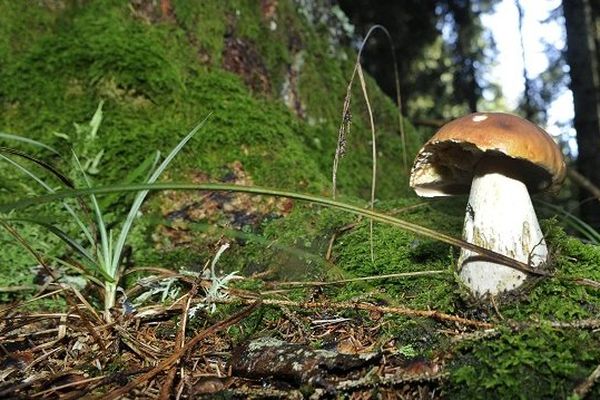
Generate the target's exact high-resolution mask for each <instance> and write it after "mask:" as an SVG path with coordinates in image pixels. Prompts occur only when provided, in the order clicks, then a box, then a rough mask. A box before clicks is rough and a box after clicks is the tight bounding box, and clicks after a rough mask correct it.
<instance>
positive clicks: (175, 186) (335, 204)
mask: <svg viewBox="0 0 600 400" xmlns="http://www.w3.org/2000/svg"><path fill="white" fill-rule="evenodd" d="M149 190H206V191H225V192H240V193H253V194H262V195H267V196H276V197H287V198H290V199H295V200H301V201H307V202H310V203H315V204H320V205H323V206H327V207H332V208H335V209H338V210H343V211H346V212H349V213H352V214H356V215H361V216H363V217H365V218H372V219H373V220H374V221H378V222H383V223H386V224H388V225H392V226H396V227H398V228H401V229H404V230H406V231H409V232H412V233H414V234H416V235H419V236H424V237H428V238H431V239H434V240H439V241H440V242H443V243H447V244H449V245H452V246H456V247H462V248H464V249H467V250H471V251H473V252H475V253H478V254H481V255H483V256H486V257H488V258H490V259H491V260H493V261H494V262H497V263H501V264H503V265H505V266H507V267H511V268H514V269H516V270H519V271H522V272H527V273H530V274H533V275H538V276H549V275H551V274H550V273H549V272H547V271H544V270H542V269H539V268H538V269H534V268H531V267H530V266H529V265H528V264H525V263H522V262H520V261H517V260H514V259H512V258H510V257H508V256H505V255H504V254H500V253H496V252H494V251H492V250H489V249H486V248H483V247H481V246H477V245H475V244H472V243H468V242H465V241H464V240H462V239H459V238H455V237H453V236H450V235H446V234H443V233H440V232H437V231H435V230H433V229H429V228H426V227H423V226H420V225H417V224H413V223H410V222H407V221H404V220H402V219H399V218H395V217H391V216H389V215H385V214H381V213H378V212H373V211H370V210H366V209H364V208H362V207H359V206H355V205H351V204H347V203H342V202H339V201H336V200H333V199H330V198H326V197H321V196H316V195H311V194H303V193H295V192H287V191H282V190H276V189H267V188H262V187H257V186H242V185H227V184H219V183H203V184H192V183H153V184H137V185H123V186H119V185H115V186H106V187H97V188H88V189H78V190H62V191H60V192H57V193H53V194H49V195H44V196H38V197H30V198H25V199H22V200H17V201H15V202H12V203H5V204H0V213H2V212H10V211H12V210H18V209H23V208H26V207H30V206H33V205H37V204H44V203H48V202H51V201H56V200H62V199H65V198H70V197H77V196H87V195H90V194H95V195H100V194H110V193H116V192H136V191H149Z"/></svg>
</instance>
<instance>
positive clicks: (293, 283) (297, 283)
mask: <svg viewBox="0 0 600 400" xmlns="http://www.w3.org/2000/svg"><path fill="white" fill-rule="evenodd" d="M447 273H448V271H447V270H433V271H416V272H399V273H397V274H386V275H373V276H362V277H359V278H348V279H340V280H337V281H328V282H319V281H313V282H311V281H306V282H302V281H290V282H272V283H270V284H269V286H271V287H280V286H327V285H339V284H342V283H350V282H359V281H373V280H377V279H390V278H406V277H413V276H424V275H440V274H447Z"/></svg>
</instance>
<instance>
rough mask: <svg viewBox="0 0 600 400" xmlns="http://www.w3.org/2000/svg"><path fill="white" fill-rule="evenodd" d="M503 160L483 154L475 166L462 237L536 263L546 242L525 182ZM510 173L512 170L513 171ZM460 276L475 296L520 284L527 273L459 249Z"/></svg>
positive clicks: (540, 260)
mask: <svg viewBox="0 0 600 400" xmlns="http://www.w3.org/2000/svg"><path fill="white" fill-rule="evenodd" d="M503 162H505V161H503V160H498V159H495V160H494V159H493V160H483V161H482V162H480V163H479V165H478V166H477V170H476V171H475V177H474V178H473V183H472V186H471V193H470V195H469V203H468V205H467V211H466V215H465V224H464V228H463V239H464V240H466V241H467V242H470V243H473V244H476V245H479V246H481V247H485V248H487V249H490V250H493V251H495V252H497V253H501V254H504V255H506V256H508V257H511V258H513V259H515V260H518V261H521V262H524V263H528V264H530V265H531V266H532V267H538V266H540V265H541V264H542V263H545V262H546V260H547V258H548V248H547V247H546V242H545V241H544V237H543V234H542V231H541V229H540V226H539V224H538V221H537V217H536V215H535V211H534V209H533V205H532V204H531V199H530V197H529V192H528V191H527V187H526V186H525V184H524V183H523V182H521V181H520V180H518V179H515V177H514V174H511V173H510V170H507V169H506V167H505V165H504V164H503ZM511 175H512V176H511ZM458 262H459V267H460V277H461V279H462V280H463V281H464V283H465V284H466V286H467V287H469V288H470V289H471V291H472V292H473V293H474V294H475V295H476V296H478V297H481V296H484V295H485V294H486V293H489V294H490V295H492V296H494V295H497V294H499V293H501V292H504V291H508V290H513V289H515V288H517V287H519V286H520V285H522V284H523V282H524V280H525V278H526V276H527V275H526V274H525V273H523V272H520V271H518V270H516V269H513V268H510V267H507V266H505V265H502V264H499V263H497V262H494V261H491V260H490V259H489V258H487V257H484V256H481V255H479V254H477V253H474V252H472V251H469V250H465V249H463V250H462V251H461V253H460V257H459V260H458Z"/></svg>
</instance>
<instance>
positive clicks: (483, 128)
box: [410, 113, 566, 197]
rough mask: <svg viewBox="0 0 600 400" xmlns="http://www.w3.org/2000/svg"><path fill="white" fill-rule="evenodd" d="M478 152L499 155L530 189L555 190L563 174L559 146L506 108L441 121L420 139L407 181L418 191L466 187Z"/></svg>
mask: <svg viewBox="0 0 600 400" xmlns="http://www.w3.org/2000/svg"><path fill="white" fill-rule="evenodd" d="M482 158H486V159H487V158H493V159H496V160H499V161H500V162H501V163H502V165H504V166H505V168H503V172H507V173H508V174H510V175H511V176H513V177H515V178H517V179H519V180H521V181H523V182H524V183H525V185H527V188H528V190H529V191H530V192H537V191H540V190H545V189H550V190H554V191H557V190H558V189H559V188H560V185H561V184H562V181H563V180H564V178H565V174H566V166H565V160H564V158H563V155H562V152H561V151H560V149H559V147H558V146H557V145H556V143H555V142H554V140H552V138H551V137H550V135H549V134H548V133H547V132H546V131H544V130H543V129H541V128H540V127H538V126H537V125H535V124H533V123H531V122H529V121H527V120H525V119H523V118H521V117H517V116H515V115H510V114H505V113H474V114H470V115H466V116H464V117H461V118H458V119H455V120H453V121H451V122H449V123H447V124H446V125H444V126H442V127H441V128H440V130H438V131H437V132H436V134H435V135H433V137H432V138H431V139H429V141H427V143H425V145H423V147H422V148H421V150H419V153H418V154H417V157H416V158H415V162H414V164H413V167H412V171H411V176H410V186H411V187H412V188H413V189H414V190H415V192H416V193H417V194H418V195H419V196H422V197H436V196H452V195H455V194H462V193H468V192H469V190H470V187H471V182H472V180H473V175H474V172H475V168H476V166H477V164H478V163H479V162H480V161H481V159H482ZM496 164H497V163H496Z"/></svg>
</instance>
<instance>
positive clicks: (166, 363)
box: [96, 300, 261, 400]
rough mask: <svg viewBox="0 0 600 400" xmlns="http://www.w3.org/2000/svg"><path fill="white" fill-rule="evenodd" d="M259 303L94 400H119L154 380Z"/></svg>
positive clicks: (218, 324)
mask: <svg viewBox="0 0 600 400" xmlns="http://www.w3.org/2000/svg"><path fill="white" fill-rule="evenodd" d="M260 303H261V301H260V300H257V301H254V302H252V304H250V306H248V307H246V308H244V309H243V310H242V311H240V312H239V313H237V314H234V315H232V316H231V317H229V318H227V319H225V320H223V321H220V322H217V323H216V324H214V325H212V326H210V327H208V328H206V329H204V330H203V331H201V332H200V333H198V334H197V335H196V336H194V338H193V339H192V340H190V341H189V342H188V343H187V344H186V345H185V346H183V348H181V349H179V350H176V351H175V352H174V353H173V354H172V355H171V356H170V357H168V358H166V359H165V360H163V361H161V362H160V363H158V365H157V366H156V367H154V368H152V369H151V370H150V371H148V372H146V373H145V374H143V375H142V376H140V377H138V378H136V379H134V380H133V381H131V382H129V383H128V384H127V385H125V386H123V387H121V388H119V389H115V390H113V391H111V392H109V393H107V394H106V395H100V396H98V397H96V400H101V399H104V400H114V399H117V398H119V397H120V396H123V395H125V394H126V393H129V391H131V390H132V389H133V388H135V387H137V386H138V385H140V384H141V383H143V382H146V381H148V380H149V379H152V378H154V377H155V376H156V375H158V374H159V373H161V372H162V371H164V370H166V369H168V368H170V367H171V366H172V365H173V364H174V363H175V362H177V360H179V359H180V358H181V357H182V356H183V355H184V354H185V353H186V352H187V351H188V350H191V349H192V348H193V347H194V346H196V345H197V344H198V343H199V342H200V341H201V340H203V339H205V338H206V337H208V336H210V335H213V334H215V333H217V332H218V331H220V330H222V329H225V328H227V327H229V326H231V325H234V324H237V323H238V322H240V321H242V320H243V319H244V318H246V317H247V316H248V315H249V314H250V313H251V312H252V311H253V310H254V309H255V308H256V307H258V305H259V304H260Z"/></svg>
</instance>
